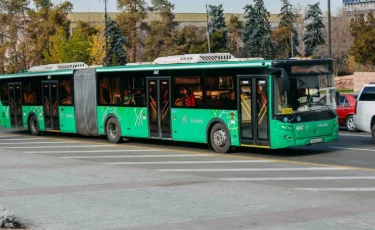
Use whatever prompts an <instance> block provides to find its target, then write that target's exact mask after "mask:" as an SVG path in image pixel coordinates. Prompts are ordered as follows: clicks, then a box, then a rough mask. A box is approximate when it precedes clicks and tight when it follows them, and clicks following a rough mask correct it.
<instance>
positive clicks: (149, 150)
mask: <svg viewBox="0 0 375 230" xmlns="http://www.w3.org/2000/svg"><path fill="white" fill-rule="evenodd" d="M160 151H161V150H159V149H114V150H108V149H106V150H76V151H69V150H68V151H31V152H22V153H26V154H37V153H121V152H160Z"/></svg>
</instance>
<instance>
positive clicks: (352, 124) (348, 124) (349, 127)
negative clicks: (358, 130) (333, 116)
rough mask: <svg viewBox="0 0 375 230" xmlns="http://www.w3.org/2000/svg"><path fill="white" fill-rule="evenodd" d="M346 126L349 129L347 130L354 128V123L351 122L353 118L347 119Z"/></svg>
mask: <svg viewBox="0 0 375 230" xmlns="http://www.w3.org/2000/svg"><path fill="white" fill-rule="evenodd" d="M347 126H348V129H349V130H354V129H355V125H354V122H353V118H349V119H348V122H347Z"/></svg>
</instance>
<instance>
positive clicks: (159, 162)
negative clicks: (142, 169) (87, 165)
mask: <svg viewBox="0 0 375 230" xmlns="http://www.w3.org/2000/svg"><path fill="white" fill-rule="evenodd" d="M271 162H273V161H267V160H247V161H246V160H244V161H155V162H107V163H104V164H107V165H167V164H228V163H234V164H236V163H237V164H238V163H271Z"/></svg>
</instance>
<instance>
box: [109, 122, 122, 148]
mask: <svg viewBox="0 0 375 230" xmlns="http://www.w3.org/2000/svg"><path fill="white" fill-rule="evenodd" d="M105 131H106V134H107V138H108V140H109V142H111V143H114V144H118V143H120V142H121V141H122V138H121V127H120V124H119V122H118V121H117V119H116V118H113V117H111V118H109V119H108V121H107V124H106V126H105Z"/></svg>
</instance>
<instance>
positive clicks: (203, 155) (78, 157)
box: [62, 150, 210, 159]
mask: <svg viewBox="0 0 375 230" xmlns="http://www.w3.org/2000/svg"><path fill="white" fill-rule="evenodd" d="M144 151H147V150H144ZM157 151H158V150H157ZM208 156H210V155H208V154H200V155H181V154H179V155H134V156H72V157H62V158H64V159H96V158H99V159H100V158H102V159H105V158H163V157H173V158H174V157H208Z"/></svg>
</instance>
